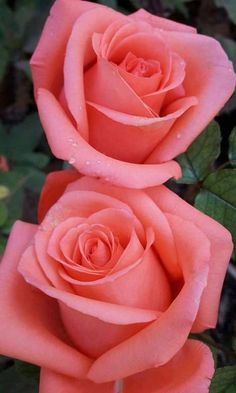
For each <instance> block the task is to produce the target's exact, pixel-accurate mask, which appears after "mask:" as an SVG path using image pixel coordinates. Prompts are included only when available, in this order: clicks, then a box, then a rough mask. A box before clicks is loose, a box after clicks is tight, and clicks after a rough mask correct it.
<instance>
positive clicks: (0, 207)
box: [0, 201, 8, 227]
mask: <svg viewBox="0 0 236 393" xmlns="http://www.w3.org/2000/svg"><path fill="white" fill-rule="evenodd" d="M7 216H8V211H7V206H6V204H5V203H4V202H3V201H0V227H1V226H2V225H3V224H4V223H5V221H6V219H7Z"/></svg>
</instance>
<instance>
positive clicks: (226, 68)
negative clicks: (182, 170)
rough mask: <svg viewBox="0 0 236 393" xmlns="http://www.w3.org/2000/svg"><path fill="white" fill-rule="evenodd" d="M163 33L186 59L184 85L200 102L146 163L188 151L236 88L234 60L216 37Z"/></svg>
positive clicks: (188, 93) (179, 122) (185, 115)
mask: <svg viewBox="0 0 236 393" xmlns="http://www.w3.org/2000/svg"><path fill="white" fill-rule="evenodd" d="M163 35H164V36H165V38H166V42H167V43H168V44H169V45H170V46H171V48H172V50H173V51H175V52H177V53H178V54H179V55H180V56H181V57H182V58H183V60H184V61H185V62H186V77H185V80H184V84H183V86H184V88H185V92H186V95H190V94H191V95H194V96H195V97H196V98H197V100H198V105H196V106H195V107H193V108H191V109H190V110H189V111H187V112H185V113H184V114H182V116H181V117H180V118H179V119H178V120H177V121H176V123H175V124H174V126H173V127H172V129H171V131H170V132H169V134H168V135H167V136H166V137H165V140H163V141H162V142H160V143H159V145H158V146H157V147H156V149H155V150H154V151H153V153H152V154H151V155H150V157H149V159H148V160H147V161H146V162H147V163H153V162H163V161H166V160H170V159H172V158H173V157H176V156H177V155H178V154H180V153H182V152H183V151H185V150H186V149H187V147H188V146H189V145H190V143H191V142H192V141H193V140H194V139H195V138H196V137H197V136H198V135H199V134H200V132H202V130H203V129H204V128H205V127H206V126H207V124H208V123H209V122H210V121H211V120H212V119H213V117H214V116H215V115H216V114H217V112H218V111H219V110H220V109H221V107H222V106H223V105H224V104H225V102H226V101H227V100H228V99H229V97H230V96H231V94H232V93H233V91H234V89H235V81H236V78H235V74H234V72H233V67H232V63H231V62H230V61H229V60H228V58H227V56H226V54H225V52H224V51H223V49H222V48H221V46H220V44H219V43H218V42H217V41H216V40H215V39H213V38H210V37H206V36H202V35H200V34H196V35H195V34H194V35H193V34H187V33H184V34H183V33H178V32H176V33H173V32H168V33H164V32H163ZM199 52H200V53H201V56H199Z"/></svg>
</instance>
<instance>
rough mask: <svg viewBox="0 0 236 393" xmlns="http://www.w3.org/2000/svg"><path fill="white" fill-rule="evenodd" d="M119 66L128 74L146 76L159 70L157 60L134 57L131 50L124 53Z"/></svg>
mask: <svg viewBox="0 0 236 393" xmlns="http://www.w3.org/2000/svg"><path fill="white" fill-rule="evenodd" d="M119 66H120V67H121V68H123V69H124V70H125V71H127V72H129V73H130V74H133V75H135V76H141V77H146V78H148V77H150V76H152V75H154V74H158V73H160V72H161V69H160V63H159V61H157V60H152V59H143V58H142V57H136V56H135V55H134V54H133V53H131V52H129V53H128V54H127V55H126V57H125V58H124V60H123V61H122V62H121V63H120V64H119Z"/></svg>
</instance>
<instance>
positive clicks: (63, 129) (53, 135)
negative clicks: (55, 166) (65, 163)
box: [37, 89, 181, 188]
mask: <svg viewBox="0 0 236 393" xmlns="http://www.w3.org/2000/svg"><path fill="white" fill-rule="evenodd" d="M37 103H38V107H39V112H40V118H41V121H42V124H43V126H44V128H45V129H46V130H47V138H48V142H49V145H50V146H51V148H52V151H53V153H54V154H55V155H56V156H57V157H59V158H62V159H65V160H69V162H70V163H71V164H73V165H74V166H75V167H76V169H77V170H79V171H80V172H81V173H83V174H87V175H88V176H95V177H97V176H99V177H101V178H105V180H106V181H107V182H111V183H113V184H117V185H120V186H124V187H133V188H145V187H150V186H153V185H156V184H162V183H164V182H165V181H167V180H168V179H169V178H171V177H173V176H174V177H175V178H179V177H180V176H181V170H180V167H179V165H178V164H177V163H176V162H174V161H169V162H167V163H164V164H159V165H143V164H141V165H139V164H131V163H127V162H123V161H118V160H115V159H113V158H110V157H108V156H105V155H104V154H102V153H100V152H98V151H97V150H95V149H94V148H93V147H92V146H90V145H89V144H88V143H87V142H86V141H85V140H84V139H83V138H82V137H81V136H80V134H79V133H78V131H77V130H76V129H75V128H74V127H73V125H72V123H71V122H70V121H69V119H68V118H67V116H66V114H65V112H64V111H63V109H62V108H61V106H60V104H59V103H58V101H57V100H56V98H55V97H54V96H53V95H52V94H51V93H50V92H49V91H48V90H44V89H39V91H38V99H37Z"/></svg>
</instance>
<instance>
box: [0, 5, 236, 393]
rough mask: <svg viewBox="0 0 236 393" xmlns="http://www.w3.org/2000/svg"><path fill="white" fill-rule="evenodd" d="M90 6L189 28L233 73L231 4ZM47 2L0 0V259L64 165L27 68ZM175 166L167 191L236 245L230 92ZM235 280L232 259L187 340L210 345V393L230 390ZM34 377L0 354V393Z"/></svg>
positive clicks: (235, 373) (27, 389) (233, 392)
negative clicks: (209, 325)
mask: <svg viewBox="0 0 236 393" xmlns="http://www.w3.org/2000/svg"><path fill="white" fill-rule="evenodd" d="M75 1H76V0H75ZM94 2H97V3H101V4H104V5H107V6H110V7H113V8H114V9H116V10H119V11H121V12H124V13H127V14H128V13H130V12H134V11H136V10H137V9H138V8H140V7H142V8H145V9H146V10H147V11H150V12H152V13H154V14H157V15H160V16H162V17H167V18H170V19H173V20H175V21H178V22H182V23H185V24H189V25H192V26H195V27H197V29H198V32H199V33H203V34H207V35H210V36H212V37H215V38H216V39H217V40H218V41H219V42H220V43H221V45H222V46H223V48H224V49H225V51H226V52H227V54H228V56H229V57H230V58H231V60H232V62H233V64H234V66H235V69H236V40H235V38H236V0H101V1H94ZM52 4H53V1H52V0H0V116H1V121H0V255H1V254H2V253H3V251H4V248H5V244H6V241H7V237H8V235H9V232H10V229H11V226H12V224H13V222H14V221H15V220H17V219H24V220H26V221H29V222H36V221H37V203H38V198H39V193H40V190H41V188H42V185H43V182H44V180H45V176H46V174H47V173H48V172H50V171H52V170H57V169H62V168H63V167H64V166H66V165H67V164H65V163H63V162H61V161H59V160H57V159H56V158H55V157H53V156H52V154H51V152H50V149H49V147H48V145H47V141H46V138H45V136H44V134H43V130H42V128H41V125H40V122H39V119H38V115H37V109H36V106H35V103H34V98H33V88H32V79H31V73H30V68H29V63H28V61H29V59H30V57H31V55H32V53H33V51H34V48H35V46H36V43H37V41H38V38H39V35H40V33H41V31H42V28H43V25H44V22H45V19H46V17H47V15H48V12H49V9H50V7H51V6H52ZM62 23H63V21H62ZM178 161H179V163H180V165H181V166H182V169H183V178H182V179H181V180H179V181H178V182H173V181H170V182H169V183H168V186H169V187H170V188H171V189H173V190H174V191H175V192H176V193H178V194H179V195H180V196H181V197H182V198H184V199H185V200H187V201H188V202H189V203H191V204H193V205H195V206H196V207H197V208H198V209H200V210H202V211H204V212H205V213H206V214H208V215H210V216H212V217H213V218H214V219H216V220H218V221H219V222H220V223H222V224H223V225H225V226H226V227H227V228H228V229H229V230H230V231H231V233H232V236H233V240H234V243H235V244H236V93H235V94H234V95H233V96H232V98H231V99H230V100H229V102H228V103H227V104H226V105H225V107H224V108H223V109H222V111H221V112H220V113H219V115H218V116H217V117H216V120H215V121H214V122H212V123H211V124H210V125H209V126H208V127H207V129H206V130H205V131H204V133H203V134H202V135H201V136H200V137H199V138H198V139H197V140H196V141H195V142H194V143H193V144H192V145H191V146H190V148H189V149H188V151H187V152H186V153H185V154H182V155H181V156H179V157H178ZM234 255H235V254H234ZM235 283H236V267H235V258H234V256H233V258H232V261H231V263H230V265H229V268H228V273H227V276H226V280H225V285H224V289H223V294H222V301H221V306H220V313H219V322H218V325H217V328H216V329H214V330H211V331H207V332H205V333H203V334H201V335H197V336H194V337H195V338H197V339H200V340H202V341H204V342H205V343H207V344H208V345H209V346H210V348H211V349H212V352H213V355H214V358H215V362H216V366H217V367H218V368H217V371H216V374H215V377H214V379H213V382H212V384H211V389H210V392H211V393H236V366H235V364H236V352H235V351H236V307H235V306H236V285H235ZM209 307H210V305H209ZM38 375H39V371H38V368H37V367H34V366H31V365H27V364H25V363H23V362H20V361H16V360H13V359H9V358H6V357H3V356H2V357H0V392H1V393H13V392H14V393H23V392H24V393H36V392H37V391H38ZM183 393H184V392H183ZM196 393H197V392H196Z"/></svg>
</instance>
